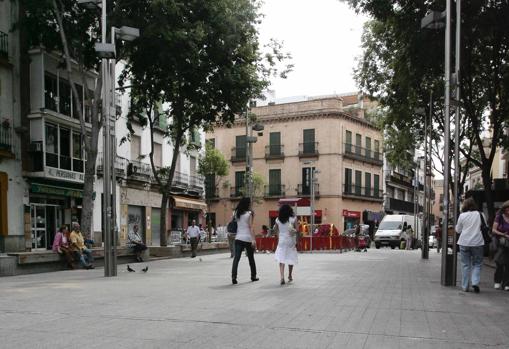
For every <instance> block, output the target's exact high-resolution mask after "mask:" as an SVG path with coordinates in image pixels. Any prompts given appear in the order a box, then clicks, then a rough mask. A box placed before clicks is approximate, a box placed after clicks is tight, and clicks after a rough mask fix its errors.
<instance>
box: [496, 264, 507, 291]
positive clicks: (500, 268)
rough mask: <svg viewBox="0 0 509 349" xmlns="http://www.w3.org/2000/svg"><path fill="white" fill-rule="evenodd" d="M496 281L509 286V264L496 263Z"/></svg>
mask: <svg viewBox="0 0 509 349" xmlns="http://www.w3.org/2000/svg"><path fill="white" fill-rule="evenodd" d="M496 265H497V268H496V269H495V278H494V279H495V283H496V284H502V286H503V287H505V286H509V265H508V264H499V263H496Z"/></svg>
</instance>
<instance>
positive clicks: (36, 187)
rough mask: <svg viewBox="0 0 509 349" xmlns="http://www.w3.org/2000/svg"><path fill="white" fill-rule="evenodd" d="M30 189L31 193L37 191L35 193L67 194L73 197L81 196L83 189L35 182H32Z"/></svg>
mask: <svg viewBox="0 0 509 349" xmlns="http://www.w3.org/2000/svg"><path fill="white" fill-rule="evenodd" d="M30 190H31V192H32V193H37V194H48V195H57V196H69V197H73V198H82V197H83V191H81V190H78V189H69V188H58V187H53V186H49V185H42V184H36V183H32V185H31V188H30Z"/></svg>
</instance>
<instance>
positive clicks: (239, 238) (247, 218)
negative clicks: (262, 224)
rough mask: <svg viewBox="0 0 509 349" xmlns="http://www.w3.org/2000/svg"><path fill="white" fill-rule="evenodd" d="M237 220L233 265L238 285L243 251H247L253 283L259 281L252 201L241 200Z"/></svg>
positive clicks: (233, 273) (233, 279)
mask: <svg viewBox="0 0 509 349" xmlns="http://www.w3.org/2000/svg"><path fill="white" fill-rule="evenodd" d="M235 219H236V220H237V234H236V236H235V257H234V258H233V265H232V283H233V284H234V285H235V284H237V269H238V267H239V261H240V257H241V255H242V251H243V250H244V249H245V250H246V254H247V258H248V260H249V267H250V268H251V281H258V280H259V279H258V277H257V276H256V263H255V259H254V249H255V248H256V239H255V233H254V230H253V212H251V200H250V199H249V198H242V199H240V202H239V204H238V205H237V208H236V209H235Z"/></svg>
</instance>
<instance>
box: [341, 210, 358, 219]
mask: <svg viewBox="0 0 509 349" xmlns="http://www.w3.org/2000/svg"><path fill="white" fill-rule="evenodd" d="M343 216H344V217H348V218H361V213H360V212H359V211H348V210H343Z"/></svg>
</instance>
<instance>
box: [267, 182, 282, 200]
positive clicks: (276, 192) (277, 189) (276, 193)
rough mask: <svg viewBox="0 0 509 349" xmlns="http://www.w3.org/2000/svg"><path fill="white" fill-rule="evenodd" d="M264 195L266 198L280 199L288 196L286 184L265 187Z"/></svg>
mask: <svg viewBox="0 0 509 349" xmlns="http://www.w3.org/2000/svg"><path fill="white" fill-rule="evenodd" d="M264 194H265V197H266V198H271V197H273V198H279V197H284V196H286V190H285V185H284V184H269V185H266V186H265V190H264Z"/></svg>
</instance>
